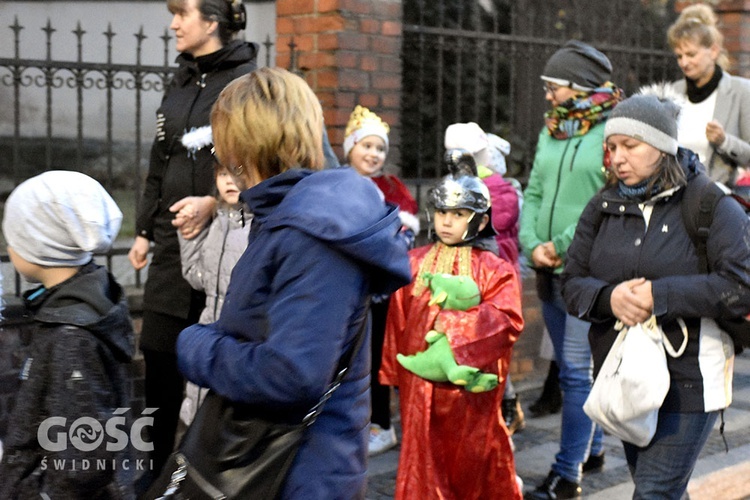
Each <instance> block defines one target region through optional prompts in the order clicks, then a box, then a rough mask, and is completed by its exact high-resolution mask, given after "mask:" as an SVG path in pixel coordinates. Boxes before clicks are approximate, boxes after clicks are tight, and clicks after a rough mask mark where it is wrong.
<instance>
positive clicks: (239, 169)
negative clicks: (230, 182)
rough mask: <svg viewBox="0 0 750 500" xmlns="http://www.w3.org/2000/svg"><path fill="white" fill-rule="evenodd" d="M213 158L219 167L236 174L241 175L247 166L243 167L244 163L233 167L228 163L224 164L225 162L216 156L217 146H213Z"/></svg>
mask: <svg viewBox="0 0 750 500" xmlns="http://www.w3.org/2000/svg"><path fill="white" fill-rule="evenodd" d="M211 158H213V160H214V162H215V163H216V164H217V165H218V166H219V167H221V168H223V169H225V170H227V171H228V172H229V173H230V174H232V175H235V176H237V175H241V174H242V171H243V170H244V169H245V167H243V166H242V165H239V166H237V167H232V166H227V165H224V164H223V163H221V162H220V161H219V158H218V157H217V156H216V148H215V147H212V148H211Z"/></svg>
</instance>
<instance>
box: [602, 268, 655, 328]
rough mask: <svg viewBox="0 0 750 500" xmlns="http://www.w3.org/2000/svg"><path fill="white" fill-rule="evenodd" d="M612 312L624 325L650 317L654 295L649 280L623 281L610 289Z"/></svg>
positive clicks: (632, 324)
mask: <svg viewBox="0 0 750 500" xmlns="http://www.w3.org/2000/svg"><path fill="white" fill-rule="evenodd" d="M609 301H610V305H611V306H612V313H613V314H614V315H615V317H616V318H617V319H619V320H620V321H622V322H623V324H624V325H625V326H634V325H636V324H638V323H642V322H644V321H646V320H647V319H648V318H650V317H651V314H653V310H654V297H653V294H652V292H651V282H650V281H648V280H646V278H636V279H632V280H628V281H623V282H622V283H620V284H619V285H617V286H616V287H615V289H614V290H613V291H612V296H611V297H610V299H609Z"/></svg>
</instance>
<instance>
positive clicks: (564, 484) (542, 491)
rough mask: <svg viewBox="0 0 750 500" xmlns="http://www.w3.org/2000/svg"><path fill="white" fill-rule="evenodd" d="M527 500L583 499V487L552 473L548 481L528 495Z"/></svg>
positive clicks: (525, 496) (526, 495) (525, 497)
mask: <svg viewBox="0 0 750 500" xmlns="http://www.w3.org/2000/svg"><path fill="white" fill-rule="evenodd" d="M523 498H524V499H525V500H562V499H563V498H581V486H580V485H579V484H578V483H574V482H573V481H568V480H567V479H565V478H564V477H562V476H561V475H560V474H558V473H557V472H555V471H550V473H549V475H548V476H547V479H545V480H544V482H543V483H542V484H540V485H539V486H537V487H536V489H535V490H534V491H530V492H529V493H526V494H525V495H524V496H523Z"/></svg>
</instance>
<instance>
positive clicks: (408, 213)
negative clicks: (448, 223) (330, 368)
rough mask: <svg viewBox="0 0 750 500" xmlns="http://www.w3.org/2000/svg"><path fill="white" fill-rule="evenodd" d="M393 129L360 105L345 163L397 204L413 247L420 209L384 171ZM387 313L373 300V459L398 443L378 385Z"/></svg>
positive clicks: (383, 302)
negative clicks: (389, 135)
mask: <svg viewBox="0 0 750 500" xmlns="http://www.w3.org/2000/svg"><path fill="white" fill-rule="evenodd" d="M389 131H390V127H389V126H388V124H387V123H385V122H384V121H383V120H381V119H380V117H379V116H378V115H377V114H375V113H373V112H372V111H370V110H369V109H367V108H365V107H364V106H359V105H358V106H357V107H355V108H354V111H352V114H351V116H350V117H349V122H348V123H347V125H346V137H345V139H344V157H345V161H346V163H347V164H348V165H347V166H351V167H352V168H353V169H354V170H356V171H357V172H358V173H359V174H360V175H363V176H365V177H369V178H370V179H372V181H373V182H374V183H375V185H376V186H377V187H378V189H380V192H381V193H382V195H383V199H384V201H386V202H387V203H392V204H394V205H398V208H399V210H400V212H399V217H400V218H401V224H402V227H401V235H402V236H403V237H404V238H405V239H406V240H407V242H408V243H409V246H410V247H411V246H412V245H413V243H414V239H415V237H416V235H417V234H419V217H418V216H417V213H418V212H419V207H418V206H417V202H416V201H415V200H414V197H413V196H412V195H411V193H410V192H409V189H408V188H407V187H406V186H405V185H404V183H403V182H401V180H400V179H399V178H398V177H396V176H395V175H392V174H386V173H385V172H383V167H384V166H385V157H386V155H387V154H388V132H389ZM387 313H388V297H387V296H383V297H373V300H372V382H371V385H370V392H371V394H372V422H371V424H370V442H369V445H368V453H369V455H370V456H372V455H377V454H379V453H382V452H384V451H387V450H390V449H391V448H393V447H394V446H396V444H397V442H398V441H397V439H396V432H395V430H394V429H393V427H392V426H391V401H390V391H391V389H390V387H386V386H382V385H380V384H379V383H378V370H380V358H381V353H382V349H383V337H384V335H385V318H386V314H387Z"/></svg>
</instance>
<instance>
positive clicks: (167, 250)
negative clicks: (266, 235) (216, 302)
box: [136, 41, 258, 350]
mask: <svg viewBox="0 0 750 500" xmlns="http://www.w3.org/2000/svg"><path fill="white" fill-rule="evenodd" d="M257 52H258V50H257V45H255V44H252V43H249V42H244V41H233V42H231V43H229V44H228V45H226V46H225V47H223V48H222V49H220V50H218V51H217V52H214V53H213V54H208V55H206V56H201V57H198V58H193V57H192V56H190V55H189V54H181V55H180V56H179V57H178V58H177V62H178V63H179V66H180V67H179V69H178V70H177V72H176V73H175V75H174V78H173V80H172V82H171V84H170V85H169V87H168V88H167V90H166V93H165V95H164V98H163V100H162V104H161V107H160V108H159V110H158V111H157V113H156V139H155V141H154V145H153V147H152V148H151V160H150V164H149V172H148V177H147V179H146V188H145V190H144V193H143V199H142V200H141V205H140V207H139V210H138V217H137V220H136V234H138V235H139V236H143V237H145V238H148V239H149V240H151V241H153V242H154V243H155V245H154V249H153V257H152V259H151V264H150V265H149V270H148V279H147V280H146V286H145V290H144V297H143V307H144V308H145V309H149V310H152V311H155V312H158V313H162V314H167V315H171V316H175V317H178V318H183V319H184V318H187V317H188V314H189V311H190V306H191V288H190V285H189V284H188V283H187V282H186V281H185V280H184V279H183V278H182V270H181V265H180V245H179V242H178V240H177V231H176V230H175V228H174V227H173V226H172V223H171V221H172V219H173V218H174V214H173V213H171V212H170V211H169V207H170V205H172V204H173V203H175V202H177V201H179V200H180V199H182V198H184V197H186V196H205V195H210V194H212V193H213V192H214V189H215V180H214V174H213V162H212V158H211V154H210V151H209V150H208V149H207V148H204V149H200V150H198V151H196V152H195V153H189V152H188V151H187V149H186V148H185V147H184V146H183V145H182V143H181V142H180V139H181V138H182V136H183V134H184V133H185V132H189V131H190V130H192V129H195V128H199V127H203V126H206V125H208V124H209V123H210V114H211V107H212V106H213V104H214V102H216V99H217V98H218V97H219V93H220V92H221V91H222V90H223V89H224V87H225V86H226V85H227V84H228V83H229V82H231V81H232V80H234V79H235V78H237V77H238V76H241V75H244V74H247V73H249V72H251V71H253V70H254V69H255V68H256V63H255V60H256V56H257ZM193 303H194V304H196V306H198V307H202V306H203V303H204V300H203V299H202V298H201V299H200V300H195V299H194V300H193ZM150 333H151V332H149V334H146V335H145V336H144V338H142V339H141V343H142V345H144V346H145V347H148V348H152V349H154V348H155V349H156V350H165V349H166V350H172V349H173V345H174V338H171V339H160V338H154V337H155V336H154V335H150ZM170 346H171V347H170Z"/></svg>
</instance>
